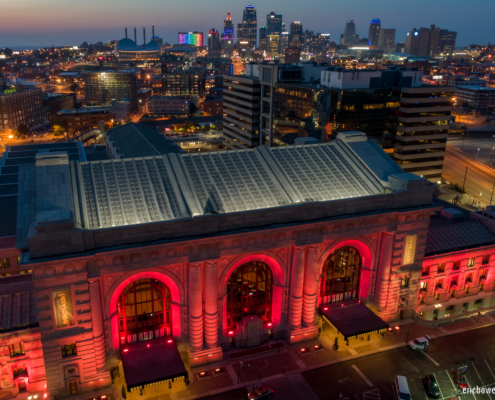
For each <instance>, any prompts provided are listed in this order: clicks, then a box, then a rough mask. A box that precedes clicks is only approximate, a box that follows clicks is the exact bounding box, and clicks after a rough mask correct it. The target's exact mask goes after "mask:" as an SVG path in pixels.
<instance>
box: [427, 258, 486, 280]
mask: <svg viewBox="0 0 495 400" xmlns="http://www.w3.org/2000/svg"><path fill="white" fill-rule="evenodd" d="M475 262H476V257H471V258H470V259H469V260H468V267H474V264H475ZM481 263H482V264H483V265H486V264H489V263H490V254H486V255H484V256H483V260H482V261H481ZM460 268H461V261H460V260H459V261H454V265H453V266H452V269H453V270H454V271H457V270H459V269H460ZM444 272H445V263H442V264H438V268H437V273H438V274H443V273H444ZM483 273H484V275H485V276H486V270H484V271H482V274H483ZM429 274H430V266H426V267H423V271H422V272H421V275H422V276H428V275H429Z"/></svg>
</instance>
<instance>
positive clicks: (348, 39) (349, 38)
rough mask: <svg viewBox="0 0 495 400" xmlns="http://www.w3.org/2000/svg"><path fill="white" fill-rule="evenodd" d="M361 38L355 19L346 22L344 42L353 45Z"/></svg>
mask: <svg viewBox="0 0 495 400" xmlns="http://www.w3.org/2000/svg"><path fill="white" fill-rule="evenodd" d="M358 40H359V37H358V36H357V35H356V24H355V23H354V20H353V19H351V20H350V21H347V22H346V23H345V29H344V44H348V45H352V44H354V43H356V42H357V41H358Z"/></svg>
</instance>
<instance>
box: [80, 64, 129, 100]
mask: <svg viewBox="0 0 495 400" xmlns="http://www.w3.org/2000/svg"><path fill="white" fill-rule="evenodd" d="M83 82H84V97H85V101H86V105H103V104H109V103H110V101H111V100H112V99H115V100H117V101H121V100H123V99H128V100H129V101H130V103H131V109H132V110H134V109H136V108H137V78H136V71H132V70H123V71H118V72H84V73H83Z"/></svg>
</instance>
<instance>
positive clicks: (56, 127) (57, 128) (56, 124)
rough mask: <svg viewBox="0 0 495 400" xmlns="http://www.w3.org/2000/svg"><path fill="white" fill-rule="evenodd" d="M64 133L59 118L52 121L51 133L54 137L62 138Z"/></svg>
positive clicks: (62, 124) (63, 126) (63, 127)
mask: <svg viewBox="0 0 495 400" xmlns="http://www.w3.org/2000/svg"><path fill="white" fill-rule="evenodd" d="M65 131H66V129H65V125H64V123H63V121H62V120H61V119H60V118H55V119H54V120H53V133H54V135H55V136H62V135H63V134H64V132H65Z"/></svg>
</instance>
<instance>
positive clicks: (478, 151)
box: [476, 148, 480, 161]
mask: <svg viewBox="0 0 495 400" xmlns="http://www.w3.org/2000/svg"><path fill="white" fill-rule="evenodd" d="M479 152H480V149H479V148H478V151H477V152H476V161H478V154H479Z"/></svg>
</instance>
